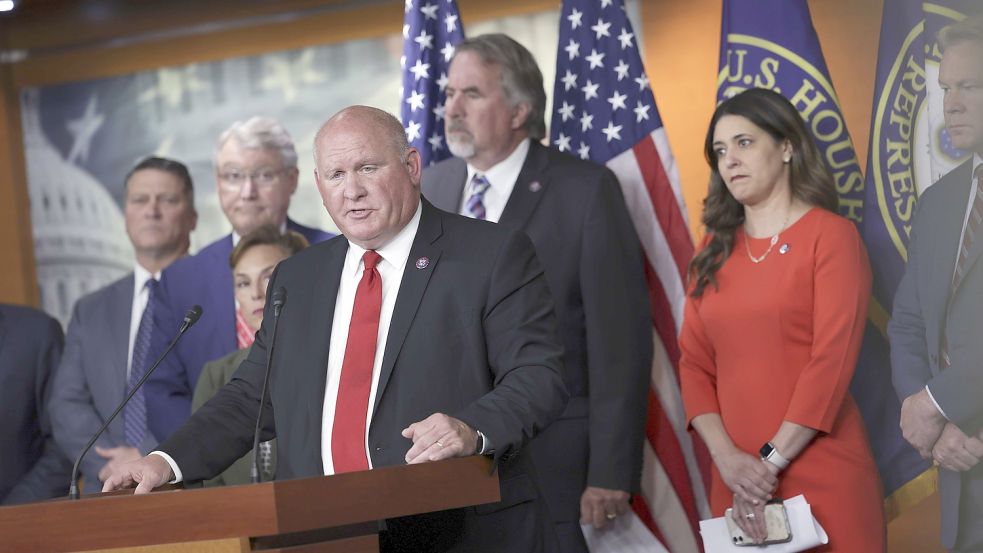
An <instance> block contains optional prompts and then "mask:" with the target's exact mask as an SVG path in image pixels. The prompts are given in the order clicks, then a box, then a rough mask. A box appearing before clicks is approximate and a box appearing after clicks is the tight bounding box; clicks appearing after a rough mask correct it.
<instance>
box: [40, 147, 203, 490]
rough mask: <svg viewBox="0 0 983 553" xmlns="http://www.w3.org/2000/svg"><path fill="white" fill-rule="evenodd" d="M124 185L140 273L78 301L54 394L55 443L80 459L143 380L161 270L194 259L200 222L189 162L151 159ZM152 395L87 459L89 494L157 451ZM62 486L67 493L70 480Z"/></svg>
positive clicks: (140, 394)
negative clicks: (149, 408)
mask: <svg viewBox="0 0 983 553" xmlns="http://www.w3.org/2000/svg"><path fill="white" fill-rule="evenodd" d="M123 182H124V195H123V214H124V219H125V221H126V234H127V236H128V237H129V239H130V243H131V244H132V245H133V252H134V255H135V260H134V265H133V272H131V273H130V274H128V275H126V276H124V277H123V278H121V279H119V280H117V281H116V282H113V283H112V284H109V285H108V286H106V287H104V288H101V289H99V290H97V291H95V292H92V293H91V294H88V295H86V296H84V297H83V298H81V299H79V300H78V301H77V302H76V303H75V307H74V308H73V309H72V318H71V321H70V322H69V324H68V335H67V337H66V340H65V354H64V355H63V356H62V360H61V367H60V369H59V371H58V374H57V376H56V377H55V385H54V387H53V391H52V401H51V408H50V411H51V418H52V420H53V425H54V434H55V439H56V440H57V441H58V445H59V446H60V447H61V448H62V450H64V451H65V453H66V454H68V456H69V457H71V458H72V459H74V458H75V457H77V456H78V454H79V453H81V452H82V448H83V447H85V444H86V443H88V441H89V439H90V438H91V437H92V436H94V435H95V433H96V432H97V431H98V430H99V428H100V427H101V426H102V424H103V423H104V422H105V421H106V419H107V418H108V417H109V415H111V414H112V413H113V411H114V410H115V409H116V406H117V405H118V404H119V402H120V401H122V400H123V398H124V397H125V396H126V394H127V393H128V392H129V390H130V389H131V387H132V386H133V385H135V384H136V383H137V382H139V380H140V378H142V377H143V374H144V372H143V371H144V370H145V369H146V368H147V367H146V363H147V353H148V350H149V345H150V337H151V336H150V333H151V332H152V331H153V324H152V317H153V311H152V308H150V309H148V308H147V307H148V305H150V302H151V301H152V300H151V297H152V296H153V295H154V294H156V292H157V285H158V283H159V281H160V275H161V271H163V270H164V268H165V267H167V266H168V265H170V264H171V263H173V262H174V261H176V260H177V259H180V258H181V257H183V256H185V255H187V253H188V245H189V244H190V234H191V231H192V230H194V228H195V225H196V224H197V221H198V214H197V212H196V211H195V203H194V187H193V185H192V182H191V175H190V174H189V173H188V169H187V167H185V166H184V164H182V163H180V162H177V161H174V160H170V159H164V158H159V157H148V158H146V159H144V160H143V161H141V162H140V163H138V164H137V165H136V166H135V167H134V168H133V169H132V170H130V172H129V173H128V174H127V175H126V178H125V179H124V181H123ZM144 394H145V390H142V389H141V390H138V391H137V394H136V395H135V396H134V397H133V399H132V400H131V401H130V403H128V404H127V406H126V408H125V409H124V411H123V412H122V413H121V415H122V416H120V417H118V418H117V419H116V420H115V421H113V424H112V425H110V427H109V429H108V431H107V432H106V433H104V434H103V435H102V437H101V438H100V439H99V441H97V442H96V446H95V451H91V452H89V453H88V454H87V455H86V457H85V459H84V460H83V463H82V469H81V470H82V476H83V482H84V489H85V491H86V492H87V493H93V492H98V491H99V490H100V489H101V487H102V484H101V482H102V481H103V480H105V478H106V475H107V474H108V473H109V472H110V471H111V470H112V469H113V468H114V467H115V466H117V465H118V464H120V463H124V462H127V461H132V460H134V459H139V458H140V457H141V456H142V455H146V454H147V453H149V452H150V450H151V448H153V447H154V446H155V445H157V443H158V441H159V439H158V437H157V436H154V435H153V434H152V433H151V432H149V431H148V430H147V420H146V419H147V417H146V401H145V395H144ZM62 486H64V487H65V492H66V493H67V486H68V481H67V480H66V481H65V482H64V483H62Z"/></svg>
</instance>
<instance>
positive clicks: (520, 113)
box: [511, 102, 532, 130]
mask: <svg viewBox="0 0 983 553" xmlns="http://www.w3.org/2000/svg"><path fill="white" fill-rule="evenodd" d="M531 111H532V108H530V107H529V104H527V103H526V102H519V103H518V104H516V105H515V107H513V108H512V121H511V123H512V130H518V129H521V128H522V127H525V126H526V121H527V120H528V119H529V113H530V112H531Z"/></svg>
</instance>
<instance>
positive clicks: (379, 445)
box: [375, 444, 386, 451]
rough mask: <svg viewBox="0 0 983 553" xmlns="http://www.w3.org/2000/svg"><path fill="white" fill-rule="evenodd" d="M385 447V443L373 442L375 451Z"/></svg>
mask: <svg viewBox="0 0 983 553" xmlns="http://www.w3.org/2000/svg"><path fill="white" fill-rule="evenodd" d="M385 448H386V444H375V450H376V451H382V450H383V449H385Z"/></svg>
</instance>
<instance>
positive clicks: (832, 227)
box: [803, 206, 860, 240]
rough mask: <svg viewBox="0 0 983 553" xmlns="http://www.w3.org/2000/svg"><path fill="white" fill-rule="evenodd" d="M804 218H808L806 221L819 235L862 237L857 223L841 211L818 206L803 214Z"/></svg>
mask: <svg viewBox="0 0 983 553" xmlns="http://www.w3.org/2000/svg"><path fill="white" fill-rule="evenodd" d="M803 218H808V220H807V221H804V222H806V224H807V225H809V226H811V227H812V228H813V230H814V232H816V233H817V234H818V235H819V236H822V237H833V238H850V239H857V240H859V239H860V232H859V231H858V230H857V225H856V224H855V223H854V222H853V221H851V220H850V219H847V218H846V217H844V216H842V215H840V214H839V213H834V212H832V211H830V210H828V209H823V208H821V207H818V206H817V207H813V208H812V209H811V210H810V211H809V212H807V213H806V214H805V215H803Z"/></svg>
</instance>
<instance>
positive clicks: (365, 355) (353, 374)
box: [331, 250, 382, 474]
mask: <svg viewBox="0 0 983 553" xmlns="http://www.w3.org/2000/svg"><path fill="white" fill-rule="evenodd" d="M381 259H382V256H380V255H379V254H377V253H376V252H374V251H372V250H368V251H366V252H365V255H363V256H362V263H363V264H364V265H365V270H364V272H363V273H362V280H360V281H359V283H358V289H357V290H356V291H355V307H354V309H352V319H351V323H350V325H349V327H348V345H346V346H345V360H344V361H343V362H342V364H341V382H340V383H339V385H338V399H337V400H336V401H335V411H334V426H333V427H332V429H331V459H332V461H333V464H334V471H335V474H340V473H342V472H352V471H356V470H368V468H369V461H368V459H367V458H366V456H365V422H366V421H365V419H366V418H367V415H368V411H369V392H370V391H371V390H372V365H373V364H374V363H375V346H376V341H377V339H378V336H379V312H380V311H382V275H380V274H379V271H378V270H377V269H376V265H378V263H379V261H380V260H381Z"/></svg>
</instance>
